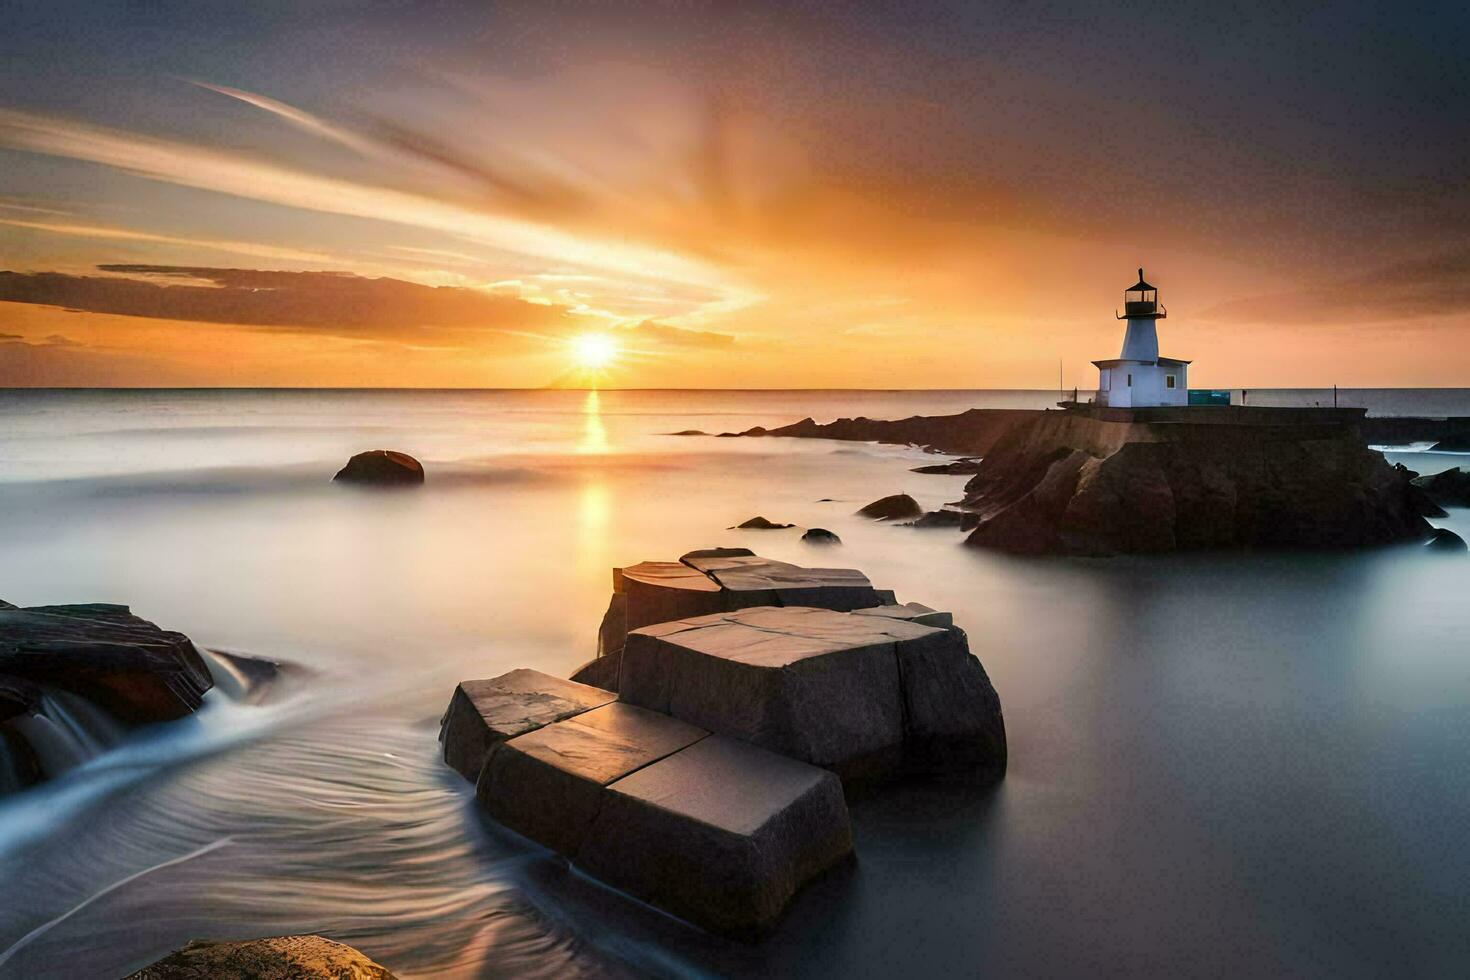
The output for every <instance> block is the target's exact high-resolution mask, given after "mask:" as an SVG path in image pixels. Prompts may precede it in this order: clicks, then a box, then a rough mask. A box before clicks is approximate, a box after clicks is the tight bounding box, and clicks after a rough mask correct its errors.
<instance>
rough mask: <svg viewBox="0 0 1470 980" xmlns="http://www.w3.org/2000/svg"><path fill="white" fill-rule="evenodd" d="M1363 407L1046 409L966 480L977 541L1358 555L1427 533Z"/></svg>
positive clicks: (1046, 547) (1106, 550) (1048, 548)
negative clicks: (1369, 442)
mask: <svg viewBox="0 0 1470 980" xmlns="http://www.w3.org/2000/svg"><path fill="white" fill-rule="evenodd" d="M1360 420H1361V410H1331V409H1320V410H1311V409H1274V410H1273V409H1251V410H1244V409H1241V410H1239V412H1230V411H1228V410H1201V409H1193V408H1191V409H1173V410H1169V409H1161V410H1148V409H1142V410H1134V411H1132V412H1129V411H1126V410H1103V411H1101V412H1088V411H1067V412H1047V413H1044V414H1042V415H1040V416H1038V417H1037V418H1036V419H1035V420H1033V421H1032V422H1031V423H1029V424H1027V425H1024V426H1020V427H1018V428H1016V429H1014V430H1013V431H1012V432H1010V433H1009V434H1008V435H1006V436H1005V437H1003V438H1002V439H1001V440H1000V441H999V442H998V443H997V444H996V446H995V447H994V448H993V449H992V451H991V452H990V453H989V454H988V455H987V456H986V458H985V460H984V461H983V463H982V465H981V467H980V472H979V473H978V474H977V475H976V476H975V477H973V478H972V479H971V480H970V482H969V483H967V484H966V486H965V493H966V496H965V500H964V502H963V504H962V505H961V506H962V507H963V509H965V510H966V511H969V512H971V513H973V514H975V515H976V520H977V524H976V526H975V529H974V531H972V532H971V534H970V536H969V539H968V543H969V544H972V545H976V546H980V547H986V548H994V549H997V550H1001V551H1010V552H1017V553H1023V554H1094V555H1096V554H1110V553H1116V552H1158V551H1174V550H1185V549H1195V548H1226V547H1308V548H1330V547H1354V546H1365V545H1380V544H1389V543H1392V542H1396V541H1407V540H1414V539H1416V538H1422V537H1424V536H1425V535H1426V534H1427V533H1428V530H1429V528H1428V525H1427V524H1426V523H1425V521H1424V519H1423V517H1422V516H1420V514H1419V511H1418V508H1417V506H1416V504H1415V501H1414V495H1413V493H1412V492H1411V489H1412V488H1411V485H1410V483H1409V480H1408V477H1407V475H1406V473H1405V472H1404V471H1400V470H1395V469H1394V467H1392V466H1389V465H1388V463H1387V462H1386V461H1385V460H1384V459H1383V456H1382V454H1381V453H1378V452H1375V451H1373V450H1370V449H1368V448H1366V446H1365V445H1364V443H1363V440H1362V437H1361V434H1360V433H1359V431H1358V428H1357V423H1358V421H1360Z"/></svg>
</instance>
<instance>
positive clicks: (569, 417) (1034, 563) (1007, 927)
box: [0, 389, 1470, 978]
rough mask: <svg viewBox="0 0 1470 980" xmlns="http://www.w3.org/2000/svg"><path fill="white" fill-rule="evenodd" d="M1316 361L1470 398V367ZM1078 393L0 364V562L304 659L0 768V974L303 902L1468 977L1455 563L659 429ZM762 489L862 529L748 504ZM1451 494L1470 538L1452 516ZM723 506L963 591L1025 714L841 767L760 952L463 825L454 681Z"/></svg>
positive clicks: (65, 963) (594, 598) (702, 956)
mask: <svg viewBox="0 0 1470 980" xmlns="http://www.w3.org/2000/svg"><path fill="white" fill-rule="evenodd" d="M1069 394H1070V392H1069ZM1332 397H1333V394H1332V392H1331V391H1330V390H1329V391H1325V392H1324V391H1321V390H1300V391H1268V390H1258V391H1257V390H1253V391H1251V392H1250V395H1249V403H1250V404H1262V405H1270V404H1303V405H1305V404H1316V403H1320V404H1331V403H1332V402H1331V399H1332ZM1337 397H1338V398H1339V403H1340V404H1343V405H1353V404H1356V405H1365V406H1367V407H1368V408H1369V410H1370V411H1371V412H1374V413H1376V414H1415V413H1422V414H1440V415H1442V414H1459V415H1470V390H1460V389H1455V390H1427V391H1414V390H1391V389H1380V390H1372V389H1369V390H1343V391H1341V392H1338V393H1337ZM1056 398H1057V395H1056V393H1055V392H1047V391H1033V392H1022V391H1003V392H1002V391H943V392H856V391H603V392H581V391H338V390H320V391H305V390H289V391H275V390H241V391H234V390H181V391H91V390H78V391H62V390H8V391H0V419H3V426H0V541H3V543H4V545H3V546H4V560H3V561H0V599H5V600H8V601H10V602H13V603H17V604H20V605H35V604H43V603H64V602H99V601H105V602H118V603H125V604H127V605H130V606H131V607H132V608H133V610H134V611H135V612H136V613H138V614H139V615H141V616H144V617H145V618H148V619H151V620H153V621H154V622H157V623H158V624H160V625H161V626H164V627H166V628H169V629H176V630H180V631H182V632H185V633H187V634H189V635H190V636H191V637H193V638H194V639H195V641H196V642H197V643H199V644H201V645H203V646H207V647H213V648H217V649H222V650H228V651H237V652H241V653H248V654H256V655H260V656H265V657H270V658H274V659H279V660H282V661H286V662H289V663H291V664H294V665H298V666H299V668H301V669H300V670H299V671H296V672H293V673H292V674H291V675H289V676H288V677H287V678H286V679H284V680H283V681H282V682H281V686H280V688H279V692H278V696H277V697H275V698H273V699H271V700H269V701H267V702H266V703H264V704H260V705H249V704H243V703H237V702H234V701H231V700H230V699H229V698H227V697H224V696H223V695H222V694H221V693H220V692H218V691H217V692H212V693H211V694H210V695H209V697H208V699H207V704H206V707H205V708H204V710H203V711H201V712H200V713H199V714H198V715H196V716H195V717H193V718H191V719H188V720H185V721H183V722H179V723H175V724H173V725H169V726H164V727H162V728H159V729H155V730H151V731H143V732H139V733H135V734H134V735H132V736H130V737H128V738H126V739H124V740H123V741H122V742H121V743H120V744H117V745H115V746H113V747H111V748H109V749H107V750H106V751H103V752H101V753H100V754H98V755H96V756H95V757H93V758H91V759H90V761H88V762H86V763H84V764H83V765H80V766H79V767H77V768H75V769H73V770H71V771H70V772H68V773H67V774H66V775H64V776H63V777H61V778H60V779H58V780H56V781H54V782H52V783H50V784H48V785H46V786H44V787H42V788H40V789H37V790H34V791H31V792H27V793H25V794H21V795H18V796H14V797H10V798H8V799H6V800H4V801H0V894H3V895H4V896H5V899H4V901H3V902H0V977H26V978H45V977H66V978H76V977H108V978H112V977H118V976H121V975H123V974H125V973H127V972H129V971H130V970H134V969H137V968H139V967H141V966H143V965H145V964H147V963H148V962H151V961H152V960H153V959H156V958H158V957H159V956H161V955H163V954H164V953H166V952H167V951H169V950H170V949H173V948H175V947H177V946H180V945H182V944H183V943H184V942H186V941H188V940H190V939H195V938H246V937H256V936H263V935H275V934H281V933H310V932H320V933H324V934H326V935H329V936H331V937H332V938H335V939H338V940H341V941H343V942H347V943H350V944H352V945H354V946H357V947H359V948H360V949H362V950H363V951H364V952H366V953H367V954H368V955H370V956H372V957H373V958H374V959H376V960H378V961H379V962H381V963H383V964H385V965H387V966H389V967H390V968H392V969H393V970H395V971H396V972H397V973H398V974H399V975H400V976H403V977H483V976H516V977H526V976H532V977H535V976H558V977H560V976H579V975H581V976H606V975H619V974H626V975H638V974H654V975H710V976H836V975H843V976H874V977H877V976H899V975H902V976H955V975H966V976H969V975H976V974H984V975H987V976H999V977H1008V976H1021V975H1027V976H1035V975H1046V976H1058V975H1141V974H1142V975H1158V974H1169V975H1222V974H1242V975H1284V974H1292V975H1306V976H1334V977H1355V976H1364V977H1366V976H1383V975H1398V976H1404V975H1419V976H1427V975H1458V974H1460V973H1462V972H1463V970H1464V964H1465V963H1466V962H1470V934H1467V932H1466V930H1465V929H1464V920H1465V884H1466V882H1467V881H1470V854H1467V850H1466V848H1465V847H1464V845H1463V840H1462V838H1463V832H1462V828H1461V824H1460V820H1459V819H1458V817H1459V815H1460V814H1461V813H1462V812H1463V811H1464V809H1465V806H1466V804H1467V802H1470V665H1467V660H1466V649H1467V646H1466V643H1467V639H1470V603H1466V602H1465V601H1464V596H1465V595H1466V594H1467V591H1470V559H1467V558H1466V557H1465V556H1463V555H1459V556H1455V555H1451V556H1436V555H1432V554H1428V553H1425V552H1424V551H1423V550H1422V549H1419V548H1418V547H1417V546H1405V547H1398V548H1390V549H1383V550H1376V551H1364V552H1356V553H1333V554H1296V553H1288V554H1283V553H1258V554H1242V553H1231V554H1205V555H1180V556H1168V557H1150V558H1137V557H1135V558H1117V559H1105V560H1104V559H1020V558H1014V557H1008V556H1003V555H996V554H988V553H983V552H978V551H975V550H971V549H966V548H964V547H962V546H961V545H960V541H961V537H960V536H959V534H958V532H954V531H942V530H917V529H913V528H903V527H891V526H885V525H875V524H870V523H867V522H865V521H863V520H862V519H860V518H857V517H856V516H854V514H853V512H854V511H855V510H857V508H858V507H860V506H861V505H863V504H865V503H867V502H868V501H870V500H873V499H875V498H877V497H880V496H883V495H886V494H889V493H895V492H899V491H906V492H908V493H911V494H913V495H914V496H915V497H917V498H918V499H919V501H920V502H921V503H922V504H924V505H925V506H926V507H935V506H938V505H940V504H942V503H944V502H946V501H952V500H956V499H958V498H959V497H960V496H961V487H962V486H963V484H964V482H965V479H966V478H965V477H962V476H927V475H919V474H915V473H912V472H910V471H909V468H910V467H913V466H916V465H919V464H921V463H923V462H926V461H927V462H932V461H933V457H931V456H928V455H926V454H925V453H923V452H921V451H919V450H916V449H913V448H906V447H898V446H877V445H870V444H860V443H837V442H827V441H819V440H797V439H718V438H708V437H675V436H672V435H669V434H668V433H672V432H676V431H680V430H685V429H701V430H705V431H708V432H720V431H725V430H738V429H744V428H747V427H749V426H753V425H764V426H768V427H769V426H774V425H780V424H784V423H786V422H791V421H795V420H797V419H800V418H802V417H804V416H812V417H814V418H816V419H817V420H818V421H827V420H830V419H832V418H836V417H838V416H849V415H866V416H869V417H873V418H898V417H903V416H908V415H913V414H941V413H948V412H956V411H962V410H964V409H966V408H970V407H976V406H979V407H1035V408H1041V407H1045V406H1047V405H1049V404H1051V403H1053V402H1055V401H1056ZM376 448H391V449H399V450H402V451H405V452H408V453H411V454H413V455H414V456H416V457H418V458H419V459H421V460H422V461H423V463H424V465H425V469H426V471H427V474H428V481H427V483H426V484H425V486H424V487H423V488H421V489H419V490H416V491H413V492H407V493H386V494H384V493H372V492H363V491H360V490H354V489H352V488H349V487H344V486H340V485H335V484H333V483H332V482H331V477H332V474H333V473H334V472H335V471H336V469H337V468H338V467H340V466H341V465H342V463H343V462H344V461H345V460H346V459H347V457H348V456H349V455H351V454H352V453H354V452H358V451H361V450H365V449H376ZM1389 457H1390V459H1392V460H1394V461H1401V462H1404V463H1405V464H1406V465H1408V466H1410V467H1411V468H1414V469H1417V470H1419V471H1421V472H1424V473H1430V472H1436V471H1438V470H1442V469H1445V468H1448V467H1451V466H1455V465H1459V464H1461V463H1463V462H1465V458H1464V457H1463V456H1454V455H1449V454H1443V453H1430V452H1422V451H1421V452H1390V453H1389ZM823 498H831V499H830V500H827V499H823ZM754 515H763V516H765V517H767V518H770V519H771V520H774V521H789V522H794V523H796V524H798V525H802V526H821V527H827V528H830V529H831V530H834V531H836V532H837V533H838V534H839V535H841V537H842V539H843V542H844V544H843V546H842V547H841V548H838V549H831V550H815V549H813V548H811V547H809V546H805V545H803V544H802V543H801V542H800V541H799V531H736V530H727V528H729V527H730V526H731V525H735V524H738V523H739V522H741V521H743V520H745V519H746V518H748V517H751V516H754ZM1434 523H1436V524H1438V525H1441V526H1447V527H1450V528H1453V529H1455V530H1457V531H1458V532H1460V533H1461V534H1462V535H1465V536H1467V537H1470V513H1467V512H1466V511H1464V510H1456V511H1452V512H1451V514H1450V516H1449V517H1448V518H1446V519H1442V520H1436V521H1435V522H1434ZM714 545H744V546H747V547H750V548H752V549H754V550H756V551H758V552H759V553H761V554H763V555H767V556H770V557H773V558H779V559H784V560H789V561H794V562H798V563H804V564H822V565H842V566H851V567H856V568H860V569H862V570H864V571H865V572H867V573H868V575H869V576H870V577H871V578H872V580H873V581H874V584H875V585H877V586H879V587H882V588H891V589H894V590H896V591H897V593H898V596H899V598H900V600H903V601H908V600H916V601H920V602H923V603H926V604H928V605H931V606H934V607H936V608H941V609H948V610H951V611H953V613H954V615H955V619H956V621H957V622H958V623H959V624H960V625H961V626H963V627H964V628H965V629H966V630H967V631H968V633H969V636H970V641H971V647H972V649H973V650H974V651H975V652H976V653H977V654H978V655H979V657H980V658H981V660H982V661H983V662H984V664H985V667H986V669H987V670H988V672H989V673H990V676H991V678H992V680H993V681H994V683H995V686H996V688H997V690H998V691H999V693H1000V696H1001V700H1002V704H1003V707H1004V711H1005V717H1006V724H1007V730H1008V734H1009V740H1010V770H1009V773H1008V775H1007V777H1006V779H1005V780H1004V781H1003V783H1001V784H1000V786H999V787H998V788H994V789H991V790H985V791H977V790H975V789H974V788H972V787H969V786H966V785H963V784H955V783H949V782H945V781H943V780H940V781H931V782H926V783H916V784H913V785H903V786H897V787H893V788H891V789H890V790H888V791H887V792H882V793H876V794H873V795H871V796H867V797H864V798H862V799H859V800H856V801H855V802H854V804H853V807H852V814H853V819H854V826H855V833H856V838H857V850H858V855H859V857H858V860H857V862H856V863H855V864H853V865H851V866H849V867H844V868H841V869H839V870H837V871H836V872H834V873H831V874H829V875H827V876H825V877H823V878H822V879H820V880H819V881H818V882H816V883H815V884H814V885H813V886H812V887H810V888H808V889H807V890H806V891H805V892H803V893H802V894H801V895H800V896H799V898H798V899H797V901H796V902H795V903H794V905H793V907H792V909H791V911H790V914H789V915H788V916H787V917H786V919H785V920H784V921H783V923H782V925H781V927H780V929H779V930H778V931H777V932H776V934H775V935H773V936H772V937H770V938H769V939H768V940H767V941H765V942H764V943H761V944H758V945H744V944H739V943H732V942H726V941H722V940H717V939H714V938H711V937H708V936H705V935H703V934H701V933H698V932H695V931H694V930H692V929H690V928H688V927H685V926H683V925H681V924H679V923H677V922H675V921H673V920H671V919H668V918H666V917H664V916H662V915H660V914H657V913H655V912H652V911H651V910H648V909H647V908H645V907H642V906H639V905H637V904H635V903H633V902H631V901H630V900H628V899H625V898H623V897H621V896H619V895H615V894H612V893H610V892H607V891H605V890H603V889H602V888H601V887H600V886H597V885H596V884H594V883H592V882H590V881H588V880H587V879H585V878H584V877H582V876H581V875H579V874H577V873H576V872H575V871H572V870H569V869H568V868H567V867H566V866H565V865H564V864H563V863H562V862H560V861H559V860H558V859H556V858H555V857H553V856H552V855H550V854H548V853H547V852H545V851H543V850H541V849H539V848H537V847H535V846H533V845H531V844H529V843H527V842H525V841H524V840H521V839H520V838H517V837H515V836H514V835H512V834H509V833H508V832H506V831H504V830H502V829H500V828H497V827H496V826H494V825H493V824H491V823H489V822H487V821H485V820H483V819H482V818H481V817H480V816H479V815H478V813H477V811H476V809H475V808H474V806H473V799H472V789H471V787H470V786H469V785H468V784H467V783H465V782H464V781H462V780H461V779H460V778H459V777H458V776H457V775H456V774H455V773H454V772H453V771H452V770H450V769H449V768H448V767H446V766H444V765H443V764H442V763H441V762H439V760H438V755H437V749H438V745H437V741H436V735H437V731H438V719H439V716H440V713H441V712H442V710H443V708H444V706H445V704H446V703H447V701H448V698H449V695H450V693H451V691H452V690H453V687H454V684H455V683H456V682H457V681H458V680H460V679H462V678H469V677H489V676H494V675H496V674H499V673H502V672H504V671H506V670H509V669H512V668H514V667H520V666H529V667H536V668H539V669H541V670H544V671H547V672H549V673H554V674H561V675H565V674H567V673H569V672H570V671H571V670H572V669H574V668H575V667H576V666H577V665H578V664H580V663H582V662H583V661H585V660H587V659H589V658H590V657H591V656H593V654H594V653H595V646H596V630H597V625H598V622H599V620H600V619H601V616H602V613H603V610H604V608H605V607H606V605H607V599H608V595H609V593H610V591H611V574H610V570H611V568H612V567H614V566H616V565H624V564H630V563H634V562H637V561H640V560H644V559H669V558H674V557H676V556H678V555H679V554H681V553H683V552H685V551H688V550H690V549H693V548H699V547H710V546H714Z"/></svg>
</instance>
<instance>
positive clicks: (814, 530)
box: [801, 527, 842, 545]
mask: <svg viewBox="0 0 1470 980" xmlns="http://www.w3.org/2000/svg"><path fill="white" fill-rule="evenodd" d="M801 540H803V541H805V542H806V543H807V544H822V545H827V544H841V543H842V539H841V538H839V537H838V536H837V534H836V533H835V532H833V531H829V530H827V529H826V528H825V527H809V528H807V529H806V533H805V534H803V535H802V536H801Z"/></svg>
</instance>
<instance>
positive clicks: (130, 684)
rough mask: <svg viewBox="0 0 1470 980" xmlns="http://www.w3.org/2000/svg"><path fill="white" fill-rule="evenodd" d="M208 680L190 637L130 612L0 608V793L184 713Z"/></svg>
mask: <svg viewBox="0 0 1470 980" xmlns="http://www.w3.org/2000/svg"><path fill="white" fill-rule="evenodd" d="M213 683H214V681H213V679H212V677H211V676H210V672H209V668H208V667H207V666H206V665H205V663H204V660H203V659H202V658H201V657H200V655H199V652H198V651H197V650H196V649H195V648H194V644H193V643H191V642H190V641H189V638H188V637H187V636H184V635H183V634H182V633H174V632H170V631H168V630H162V629H159V628H158V627H157V626H155V625H154V624H152V623H150V622H148V621H147V620H145V619H140V618H138V617H137V616H134V615H133V614H132V612H131V611H130V610H129V609H128V607H127V606H116V605H110V604H106V603H90V604H86V605H67V606H30V607H27V608H23V609H22V608H17V607H15V606H13V605H11V604H10V603H0V795H4V794H6V793H11V792H15V791H17V790H21V789H25V788H26V787H29V786H33V785H35V784H37V783H40V782H43V781H45V780H47V779H50V778H53V777H55V776H59V775H61V774H62V773H63V772H65V771H67V770H68V769H71V768H73V767H75V766H77V765H79V764H81V763H82V762H85V761H86V760H87V758H89V757H90V756H91V755H92V754H94V753H95V752H96V751H97V749H98V748H99V747H101V746H105V745H106V744H108V743H110V742H112V741H115V740H116V739H118V738H120V737H121V736H122V734H123V733H124V732H126V730H127V729H129V728H133V727H136V726H139V725H147V724H152V723H155V722H163V721H172V720H174V719H177V718H182V717H184V716H185V715H188V714H190V713H191V712H193V711H195V710H197V709H198V708H199V707H200V706H201V705H202V704H203V703H204V694H205V692H206V691H208V690H209V689H210V687H211V686H212V685H213Z"/></svg>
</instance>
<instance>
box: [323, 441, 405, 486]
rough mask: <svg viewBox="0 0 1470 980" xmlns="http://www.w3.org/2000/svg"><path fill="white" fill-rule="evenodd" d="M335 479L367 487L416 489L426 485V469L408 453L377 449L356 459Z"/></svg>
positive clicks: (338, 472)
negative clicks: (422, 484)
mask: <svg viewBox="0 0 1470 980" xmlns="http://www.w3.org/2000/svg"><path fill="white" fill-rule="evenodd" d="M332 479H333V480H335V481H339V482H341V483H356V484H361V485H364V486H378V487H405V486H416V485H417V484H420V483H423V482H424V467H423V464H421V463H420V462H419V461H418V460H416V459H414V458H413V457H412V456H410V455H408V454H407V453H400V452H394V451H393V450H391V449H374V450H372V451H370V452H365V453H358V454H357V455H356V456H353V457H352V458H351V459H349V460H348V461H347V465H346V466H344V467H342V468H341V469H340V470H338V471H337V475H336V476H334V477H332Z"/></svg>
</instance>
